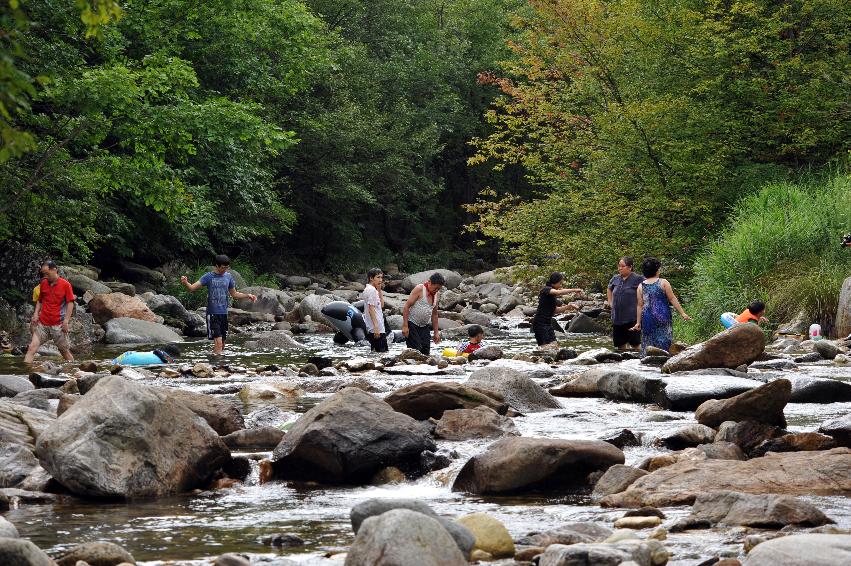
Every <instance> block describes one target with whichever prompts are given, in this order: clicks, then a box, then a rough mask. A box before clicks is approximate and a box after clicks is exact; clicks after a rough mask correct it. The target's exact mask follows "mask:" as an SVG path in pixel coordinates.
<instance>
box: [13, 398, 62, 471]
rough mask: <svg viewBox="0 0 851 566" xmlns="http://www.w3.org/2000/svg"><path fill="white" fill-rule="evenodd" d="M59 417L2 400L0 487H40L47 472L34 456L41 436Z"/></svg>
mask: <svg viewBox="0 0 851 566" xmlns="http://www.w3.org/2000/svg"><path fill="white" fill-rule="evenodd" d="M55 420H56V418H55V417H54V415H53V414H51V413H49V412H47V411H43V410H40V409H34V408H31V407H27V406H25V405H19V404H16V403H15V402H14V401H12V400H11V399H0V487H21V486H28V487H37V486H36V485H31V484H32V482H33V481H36V482H39V481H40V480H39V478H40V477H41V476H43V475H44V470H42V468H41V466H40V465H39V463H38V459H37V458H36V457H35V454H34V450H35V444H36V442H37V441H38V437H39V435H41V434H42V433H43V432H44V431H45V430H47V429H48V428H49V427H50V426H51V425H53V423H54V422H55Z"/></svg>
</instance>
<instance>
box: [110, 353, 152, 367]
mask: <svg viewBox="0 0 851 566" xmlns="http://www.w3.org/2000/svg"><path fill="white" fill-rule="evenodd" d="M112 363H113V364H114V365H120V366H153V365H163V364H165V362H164V361H163V360H162V358H160V357H159V356H158V355H156V354H155V353H153V352H133V351H130V352H124V353H123V354H121V355H120V356H118V357H117V358H115V359H114V360H112Z"/></svg>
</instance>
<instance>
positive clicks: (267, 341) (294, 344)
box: [244, 330, 304, 350]
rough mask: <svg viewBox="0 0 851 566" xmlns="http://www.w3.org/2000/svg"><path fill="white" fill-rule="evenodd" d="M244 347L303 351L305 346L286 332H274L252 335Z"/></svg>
mask: <svg viewBox="0 0 851 566" xmlns="http://www.w3.org/2000/svg"><path fill="white" fill-rule="evenodd" d="M244 346H245V347H246V348H248V349H250V350H293V349H295V350H301V349H303V348H304V344H302V343H301V342H299V341H298V340H296V339H295V338H293V337H292V335H291V334H290V333H289V332H287V331H286V330H272V331H270V332H258V333H257V334H252V335H251V338H250V339H249V340H246V341H245V344H244Z"/></svg>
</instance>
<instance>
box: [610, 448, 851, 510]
mask: <svg viewBox="0 0 851 566" xmlns="http://www.w3.org/2000/svg"><path fill="white" fill-rule="evenodd" d="M713 490H730V491H739V492H743V493H757V494H760V493H776V494H782V495H844V496H848V495H851V450H849V449H848V448H834V449H833V450H827V451H824V452H783V453H774V452H772V453H769V454H767V455H766V456H764V457H762V458H753V459H751V460H746V461H744V462H740V461H736V460H702V461H695V460H681V461H679V462H677V463H675V464H672V465H670V466H666V467H664V468H660V469H658V470H656V471H654V472H652V473H650V474H648V475H646V476H644V477H642V478H639V479H638V480H636V481H635V483H633V484H632V485H631V486H629V487H628V488H627V489H626V490H625V491H623V492H621V493H617V494H614V495H609V496H607V497H604V498H603V499H602V500H601V501H600V504H601V505H603V506H605V507H644V506H648V505H649V506H653V507H667V506H674V505H690V504H692V503H694V501H695V499H696V498H697V496H698V495H700V494H701V493H705V492H708V491H713Z"/></svg>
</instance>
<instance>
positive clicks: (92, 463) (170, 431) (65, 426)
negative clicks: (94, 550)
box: [36, 376, 230, 499]
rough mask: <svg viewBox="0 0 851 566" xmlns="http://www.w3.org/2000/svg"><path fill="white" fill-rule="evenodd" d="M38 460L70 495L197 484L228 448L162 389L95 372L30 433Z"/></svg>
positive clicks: (166, 490) (145, 493)
mask: <svg viewBox="0 0 851 566" xmlns="http://www.w3.org/2000/svg"><path fill="white" fill-rule="evenodd" d="M36 455H37V456H38V459H39V461H40V462H41V465H42V467H44V469H46V470H47V471H48V472H49V473H50V474H51V475H52V476H53V477H54V478H55V479H56V480H57V481H58V482H59V483H61V484H62V485H64V486H65V487H66V488H68V489H69V490H70V491H71V492H73V493H76V494H78V495H84V496H92V497H121V498H128V499H132V498H142V497H157V496H162V495H169V494H173V493H180V492H184V491H188V490H191V489H193V488H196V487H199V486H203V485H204V483H205V482H206V481H207V480H208V479H209V478H210V477H211V476H212V475H213V473H214V472H216V471H217V470H218V469H219V468H220V467H221V466H222V465H224V464H225V463H226V462H227V461H228V460H230V452H229V451H228V449H227V447H226V446H225V445H224V443H223V442H222V441H221V439H220V438H219V435H218V434H217V433H216V432H215V431H214V430H213V429H212V428H210V426H209V425H208V424H207V423H206V422H205V421H204V419H202V418H201V417H199V416H198V415H196V414H195V413H193V412H192V411H191V410H189V409H188V408H187V407H186V406H184V405H183V404H182V403H180V402H179V401H176V400H175V399H172V398H171V397H170V396H168V394H164V393H162V392H160V391H157V390H156V389H154V388H151V387H147V386H145V385H141V384H139V383H135V382H132V381H128V380H126V379H123V378H121V377H119V376H108V377H105V378H103V379H101V380H100V381H99V382H98V383H97V385H95V386H94V387H93V388H92V390H91V391H89V392H88V393H87V394H86V395H83V397H82V398H80V400H79V401H77V402H76V403H75V404H74V405H73V406H72V407H71V408H70V409H68V410H67V411H66V412H64V413H63V414H62V416H60V417H59V418H58V419H57V420H56V422H55V423H54V424H53V425H51V426H50V427H49V428H48V429H47V430H45V431H44V432H43V433H42V434H41V435H40V436H39V438H38V443H37V444H36Z"/></svg>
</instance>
